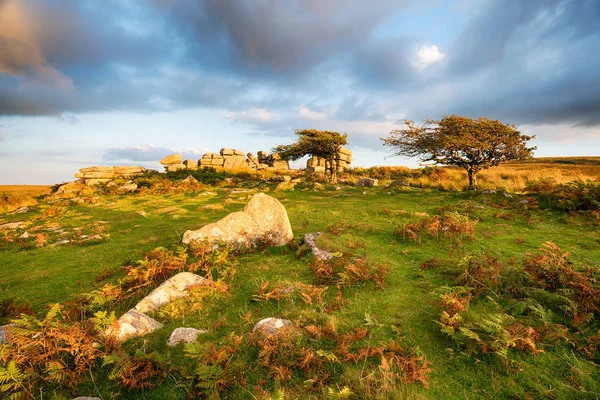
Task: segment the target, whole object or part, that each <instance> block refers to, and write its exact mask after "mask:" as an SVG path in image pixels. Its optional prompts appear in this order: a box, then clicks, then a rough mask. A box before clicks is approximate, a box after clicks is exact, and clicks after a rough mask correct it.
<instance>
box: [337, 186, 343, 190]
mask: <svg viewBox="0 0 600 400" xmlns="http://www.w3.org/2000/svg"><path fill="white" fill-rule="evenodd" d="M342 189H343V188H342V187H341V186H336V187H335V190H342Z"/></svg>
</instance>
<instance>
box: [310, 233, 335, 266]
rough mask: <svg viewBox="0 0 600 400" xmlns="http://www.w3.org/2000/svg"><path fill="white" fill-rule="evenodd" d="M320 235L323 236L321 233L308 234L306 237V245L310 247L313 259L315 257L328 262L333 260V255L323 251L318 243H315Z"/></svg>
mask: <svg viewBox="0 0 600 400" xmlns="http://www.w3.org/2000/svg"><path fill="white" fill-rule="evenodd" d="M320 235H322V233H321V232H315V233H307V234H306V235H304V244H306V245H307V246H308V248H309V249H310V251H311V253H312V255H313V257H315V258H316V259H318V260H324V261H326V260H329V259H331V258H333V254H331V253H330V252H328V251H325V250H321V249H319V248H318V247H317V243H316V242H315V239H316V238H317V237H319V236H320Z"/></svg>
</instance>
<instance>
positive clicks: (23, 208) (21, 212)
mask: <svg viewBox="0 0 600 400" xmlns="http://www.w3.org/2000/svg"><path fill="white" fill-rule="evenodd" d="M29 211H31V209H30V208H29V207H21V208H17V209H16V210H15V211H13V212H12V213H11V214H24V213H26V212H29Z"/></svg>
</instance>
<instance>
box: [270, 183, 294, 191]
mask: <svg viewBox="0 0 600 400" xmlns="http://www.w3.org/2000/svg"><path fill="white" fill-rule="evenodd" d="M295 188H296V184H295V183H292V182H281V183H280V184H278V185H277V187H276V188H275V190H279V191H281V190H294V189H295Z"/></svg>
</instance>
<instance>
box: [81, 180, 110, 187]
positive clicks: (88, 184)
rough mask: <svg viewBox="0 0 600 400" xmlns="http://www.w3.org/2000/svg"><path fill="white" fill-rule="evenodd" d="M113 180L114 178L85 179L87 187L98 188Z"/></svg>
mask: <svg viewBox="0 0 600 400" xmlns="http://www.w3.org/2000/svg"><path fill="white" fill-rule="evenodd" d="M111 180H112V178H110V179H109V178H106V179H85V180H84V182H85V185H86V186H96V185H99V184H101V183H108V182H110V181H111Z"/></svg>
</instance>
